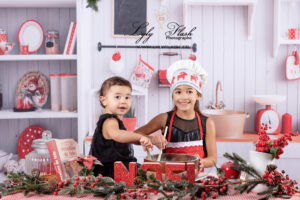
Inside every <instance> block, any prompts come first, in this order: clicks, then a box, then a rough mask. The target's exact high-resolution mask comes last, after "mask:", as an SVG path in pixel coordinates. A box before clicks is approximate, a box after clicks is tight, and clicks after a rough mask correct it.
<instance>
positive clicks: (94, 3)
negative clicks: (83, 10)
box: [86, 0, 99, 12]
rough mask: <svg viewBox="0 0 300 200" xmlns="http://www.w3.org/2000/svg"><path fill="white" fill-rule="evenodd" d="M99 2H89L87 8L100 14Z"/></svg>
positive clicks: (96, 0)
mask: <svg viewBox="0 0 300 200" xmlns="http://www.w3.org/2000/svg"><path fill="white" fill-rule="evenodd" d="M98 1H99V0H87V3H88V5H87V6H86V7H87V8H92V9H93V10H94V11H96V12H98V6H97V3H98Z"/></svg>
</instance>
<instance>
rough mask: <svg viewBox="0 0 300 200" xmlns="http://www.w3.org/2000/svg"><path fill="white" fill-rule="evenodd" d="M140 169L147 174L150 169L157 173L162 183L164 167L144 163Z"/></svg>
mask: <svg viewBox="0 0 300 200" xmlns="http://www.w3.org/2000/svg"><path fill="white" fill-rule="evenodd" d="M140 168H141V169H142V170H144V171H145V172H147V170H148V169H149V170H152V171H155V176H156V178H157V179H158V180H160V181H162V167H161V165H160V164H159V163H144V164H142V165H141V167H140Z"/></svg>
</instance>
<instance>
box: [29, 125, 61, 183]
mask: <svg viewBox="0 0 300 200" xmlns="http://www.w3.org/2000/svg"><path fill="white" fill-rule="evenodd" d="M50 140H52V134H51V131H48V130H47V131H44V132H43V133H42V139H36V140H33V142H32V145H31V147H32V148H34V150H33V151H32V152H30V153H29V154H27V155H26V156H25V173H26V174H29V175H31V171H32V170H33V169H38V170H39V171H40V176H45V177H46V178H47V177H52V176H53V177H55V176H56V175H55V170H54V167H53V165H52V161H51V158H50V154H49V151H48V148H47V144H46V143H47V142H49V141H50Z"/></svg>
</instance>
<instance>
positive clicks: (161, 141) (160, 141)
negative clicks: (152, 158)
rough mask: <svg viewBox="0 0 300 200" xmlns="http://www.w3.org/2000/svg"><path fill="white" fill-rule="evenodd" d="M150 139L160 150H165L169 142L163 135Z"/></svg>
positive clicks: (156, 135)
mask: <svg viewBox="0 0 300 200" xmlns="http://www.w3.org/2000/svg"><path fill="white" fill-rule="evenodd" d="M150 138H151V142H152V143H153V144H154V145H155V146H157V148H159V149H160V150H162V149H164V148H165V147H166V145H167V144H168V141H167V140H166V138H165V137H164V136H163V135H162V134H153V135H151V136H150Z"/></svg>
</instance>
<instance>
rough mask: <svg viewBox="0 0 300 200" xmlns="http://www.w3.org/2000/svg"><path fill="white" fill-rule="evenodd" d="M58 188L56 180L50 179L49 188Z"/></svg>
mask: <svg viewBox="0 0 300 200" xmlns="http://www.w3.org/2000/svg"><path fill="white" fill-rule="evenodd" d="M57 186H58V181H57V179H56V178H51V179H49V181H48V187H49V188H57Z"/></svg>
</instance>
